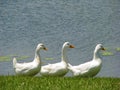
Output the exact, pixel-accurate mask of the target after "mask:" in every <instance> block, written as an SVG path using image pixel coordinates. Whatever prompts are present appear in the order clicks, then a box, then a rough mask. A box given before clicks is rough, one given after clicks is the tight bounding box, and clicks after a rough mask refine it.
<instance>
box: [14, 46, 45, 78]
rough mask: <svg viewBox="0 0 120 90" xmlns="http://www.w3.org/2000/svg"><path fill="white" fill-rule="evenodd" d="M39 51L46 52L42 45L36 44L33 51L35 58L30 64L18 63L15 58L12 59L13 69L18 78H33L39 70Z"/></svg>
mask: <svg viewBox="0 0 120 90" xmlns="http://www.w3.org/2000/svg"><path fill="white" fill-rule="evenodd" d="M40 49H44V50H47V49H46V47H45V46H44V45H43V44H38V46H37V48H36V51H35V58H34V60H33V61H32V62H27V63H18V62H17V60H16V58H14V59H13V68H14V70H15V73H16V75H20V76H34V75H36V74H37V73H38V72H39V71H40V69H41V59H40V55H39V51H40Z"/></svg>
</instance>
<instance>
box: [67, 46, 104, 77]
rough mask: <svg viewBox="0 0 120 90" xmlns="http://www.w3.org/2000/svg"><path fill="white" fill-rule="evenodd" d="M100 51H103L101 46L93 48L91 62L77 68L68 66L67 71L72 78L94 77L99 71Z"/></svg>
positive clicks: (100, 62) (100, 63)
mask: <svg viewBox="0 0 120 90" xmlns="http://www.w3.org/2000/svg"><path fill="white" fill-rule="evenodd" d="M100 50H105V49H104V47H103V46H102V44H98V45H97V46H96V47H95V50H94V54H93V60H91V61H89V62H86V63H83V64H80V65H78V66H72V65H70V64H68V65H69V66H68V68H69V70H70V71H71V72H72V73H73V75H74V76H80V77H93V76H95V75H96V74H97V73H98V72H99V71H100V69H101V66H102V61H101V58H100V56H99V52H100Z"/></svg>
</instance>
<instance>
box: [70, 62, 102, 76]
mask: <svg viewBox="0 0 120 90" xmlns="http://www.w3.org/2000/svg"><path fill="white" fill-rule="evenodd" d="M99 61H100V62H97V61H90V62H86V63H83V64H80V65H78V66H72V65H70V64H69V68H70V70H71V71H72V72H73V75H74V76H80V77H93V76H95V75H96V74H97V73H98V72H99V71H100V69H101V66H102V63H101V60H99Z"/></svg>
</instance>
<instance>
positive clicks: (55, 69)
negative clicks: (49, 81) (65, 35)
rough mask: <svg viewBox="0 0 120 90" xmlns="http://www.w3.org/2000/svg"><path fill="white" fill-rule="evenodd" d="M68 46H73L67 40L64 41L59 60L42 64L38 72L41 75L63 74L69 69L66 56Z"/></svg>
mask: <svg viewBox="0 0 120 90" xmlns="http://www.w3.org/2000/svg"><path fill="white" fill-rule="evenodd" d="M68 48H74V46H73V45H71V44H70V43H69V42H65V43H64V44H63V47H62V59H61V62H58V63H54V64H48V65H44V66H42V67H41V71H40V74H41V75H42V76H64V75H65V74H66V73H67V72H68V71H69V70H68V58H67V55H66V53H67V50H68Z"/></svg>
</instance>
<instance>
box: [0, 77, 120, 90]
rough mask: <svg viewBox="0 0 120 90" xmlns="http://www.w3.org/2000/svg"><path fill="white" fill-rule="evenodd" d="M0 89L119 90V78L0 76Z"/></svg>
mask: <svg viewBox="0 0 120 90" xmlns="http://www.w3.org/2000/svg"><path fill="white" fill-rule="evenodd" d="M0 90H120V78H71V77H18V76H0Z"/></svg>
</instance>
